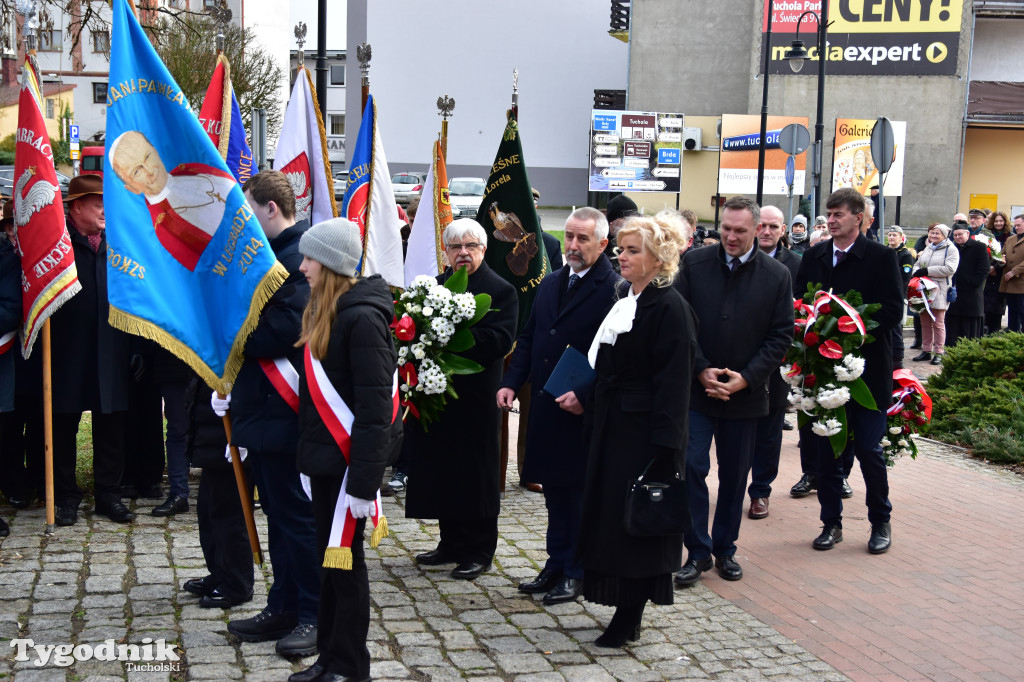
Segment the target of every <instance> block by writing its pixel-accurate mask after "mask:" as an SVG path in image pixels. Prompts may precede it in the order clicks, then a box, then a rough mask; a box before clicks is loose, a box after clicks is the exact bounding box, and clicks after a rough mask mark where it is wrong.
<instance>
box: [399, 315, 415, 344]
mask: <svg viewBox="0 0 1024 682" xmlns="http://www.w3.org/2000/svg"><path fill="white" fill-rule="evenodd" d="M395 336H396V337H398V340H399V341H412V340H413V338H415V336H416V323H415V322H413V321H412V318H411V317H409V316H408V315H402V319H400V320H399V321H398V322H397V323H396V324H395Z"/></svg>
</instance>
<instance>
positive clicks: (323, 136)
mask: <svg viewBox="0 0 1024 682" xmlns="http://www.w3.org/2000/svg"><path fill="white" fill-rule="evenodd" d="M301 68H302V70H303V71H304V72H305V73H306V84H307V85H308V86H309V94H310V96H311V97H312V98H313V111H315V112H316V125H317V128H319V129H320V147H321V149H320V153H321V155H322V156H323V159H324V172H325V173H327V196H329V197H330V199H331V215H333V216H334V217H335V218H337V217H338V203H337V202H336V201H335V199H334V175H333V174H332V173H331V159H330V152H328V151H327V129H326V128H325V127H324V116H323V114H321V113H320V101H319V100H318V99H317V98H316V86H315V85H313V77H312V76H311V75H309V69H307V68H306V67H305V66H303V67H301ZM360 118H362V117H361V116H360ZM370 177H371V178H372V177H373V176H370ZM366 205H367V206H369V205H370V198H369V196H367V198H366Z"/></svg>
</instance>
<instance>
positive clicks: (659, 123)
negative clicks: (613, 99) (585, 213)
mask: <svg viewBox="0 0 1024 682" xmlns="http://www.w3.org/2000/svg"><path fill="white" fill-rule="evenodd" d="M682 142H683V115H682V114H670V113H658V112H653V111H614V110H609V109H600V110H599V109H595V110H594V111H593V112H592V114H591V119H590V191H591V192H678V191H679V177H680V174H681V170H682V157H683V153H682Z"/></svg>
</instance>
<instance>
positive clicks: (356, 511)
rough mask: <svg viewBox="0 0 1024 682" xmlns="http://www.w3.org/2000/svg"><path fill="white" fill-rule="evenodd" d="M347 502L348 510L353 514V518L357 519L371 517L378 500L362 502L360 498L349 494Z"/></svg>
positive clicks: (346, 497)
mask: <svg viewBox="0 0 1024 682" xmlns="http://www.w3.org/2000/svg"><path fill="white" fill-rule="evenodd" d="M345 501H346V502H347V503H348V509H349V511H350V512H352V516H353V517H354V518H357V519H365V518H367V517H369V516H370V514H371V513H372V512H373V507H374V505H375V504H376V502H377V500H360V499H359V498H358V497H352V496H351V495H348V494H346V495H345Z"/></svg>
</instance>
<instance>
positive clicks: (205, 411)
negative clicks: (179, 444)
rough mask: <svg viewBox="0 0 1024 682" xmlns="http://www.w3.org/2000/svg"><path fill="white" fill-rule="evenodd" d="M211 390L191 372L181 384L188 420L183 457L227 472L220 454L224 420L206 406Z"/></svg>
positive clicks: (227, 464)
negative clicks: (182, 385) (183, 384)
mask: <svg viewBox="0 0 1024 682" xmlns="http://www.w3.org/2000/svg"><path fill="white" fill-rule="evenodd" d="M190 371H191V370H190ZM212 393H213V391H212V390H210V387H209V386H207V385H206V384H205V383H204V382H203V380H202V379H200V378H199V377H198V376H196V375H195V374H194V373H193V374H192V376H191V378H189V380H188V384H187V385H186V387H185V416H186V418H187V419H188V435H187V436H186V439H185V458H186V459H187V460H188V461H189V462H190V463H191V465H192V466H194V467H201V468H203V469H207V468H209V469H220V470H222V471H227V470H229V469H231V463H230V462H228V461H227V459H226V458H225V457H224V450H225V449H226V448H227V445H228V438H227V435H226V434H225V432H224V420H223V419H222V418H221V417H218V416H217V415H216V414H214V412H213V408H212V407H210V395H211V394H212ZM225 494H227V493H225Z"/></svg>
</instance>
